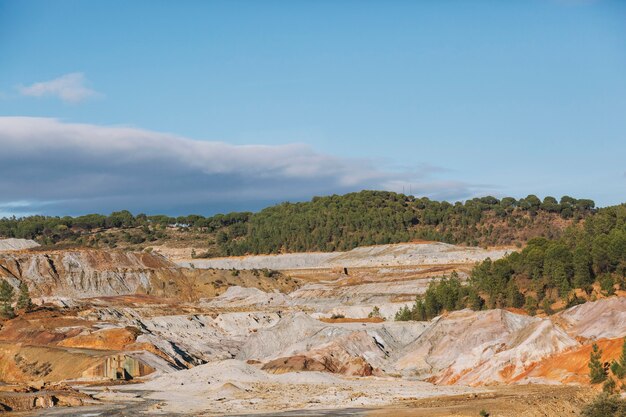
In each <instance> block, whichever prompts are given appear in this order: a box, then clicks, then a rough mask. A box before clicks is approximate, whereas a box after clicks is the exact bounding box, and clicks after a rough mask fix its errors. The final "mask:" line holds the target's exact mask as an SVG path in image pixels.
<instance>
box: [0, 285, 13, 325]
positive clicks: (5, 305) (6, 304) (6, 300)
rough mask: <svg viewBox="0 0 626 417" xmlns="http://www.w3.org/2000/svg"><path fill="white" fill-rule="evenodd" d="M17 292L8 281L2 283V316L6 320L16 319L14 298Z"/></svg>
mask: <svg viewBox="0 0 626 417" xmlns="http://www.w3.org/2000/svg"><path fill="white" fill-rule="evenodd" d="M14 295H15V290H14V289H13V287H12V286H11V284H9V283H8V282H7V281H6V280H4V279H3V280H2V281H0V315H2V316H3V317H5V318H13V317H15V311H13V306H12V305H11V304H12V303H13V296H14Z"/></svg>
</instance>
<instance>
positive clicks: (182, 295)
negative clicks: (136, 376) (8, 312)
mask: <svg viewBox="0 0 626 417" xmlns="http://www.w3.org/2000/svg"><path fill="white" fill-rule="evenodd" d="M0 279H5V280H7V281H8V282H9V283H10V284H12V285H13V286H14V287H15V288H16V289H17V287H18V286H19V284H20V282H25V283H26V284H27V285H28V288H29V290H30V293H31V296H32V297H39V298H43V299H47V300H50V297H55V299H56V300H57V302H58V303H61V304H64V305H68V306H70V305H73V300H78V299H84V298H91V297H103V296H120V295H134V294H149V295H154V296H160V297H169V298H175V299H178V300H186V301H193V300H198V299H200V298H203V297H213V296H215V295H218V294H221V293H223V292H225V291H226V290H227V288H228V287H229V286H230V285H232V283H233V282H237V283H238V285H241V286H244V287H246V286H250V287H254V286H258V287H260V288H263V289H264V290H265V291H272V290H274V289H277V290H282V291H289V290H292V289H294V288H296V287H297V285H298V284H297V281H296V280H293V279H291V278H290V277H287V276H283V275H279V276H275V277H264V276H258V275H255V274H254V273H252V272H250V271H246V272H244V273H242V274H241V275H237V276H233V275H231V274H230V272H229V271H215V270H201V269H192V268H183V267H180V266H178V265H176V264H174V263H172V262H170V261H169V260H167V259H166V258H164V257H163V256H161V255H159V254H155V253H147V252H125V251H108V250H96V249H84V250H71V251H51V252H38V251H22V252H11V253H0Z"/></svg>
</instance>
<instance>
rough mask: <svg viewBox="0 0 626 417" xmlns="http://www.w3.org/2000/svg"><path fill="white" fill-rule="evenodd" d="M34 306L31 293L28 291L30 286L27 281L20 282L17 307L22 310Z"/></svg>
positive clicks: (27, 309)
mask: <svg viewBox="0 0 626 417" xmlns="http://www.w3.org/2000/svg"><path fill="white" fill-rule="evenodd" d="M32 307H33V302H32V300H31V299H30V293H29V292H28V286H27V285H26V283H25V282H21V283H20V293H19V295H18V297H17V308H18V309H20V310H26V311H29V310H30V309H31V308H32Z"/></svg>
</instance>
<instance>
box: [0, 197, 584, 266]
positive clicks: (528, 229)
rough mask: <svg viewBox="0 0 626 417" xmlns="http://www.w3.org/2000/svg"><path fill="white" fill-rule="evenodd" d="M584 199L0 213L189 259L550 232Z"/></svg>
mask: <svg viewBox="0 0 626 417" xmlns="http://www.w3.org/2000/svg"><path fill="white" fill-rule="evenodd" d="M595 211H596V209H595V204H594V202H593V201H592V200H588V199H575V198H572V197H568V196H564V197H562V198H561V199H560V200H558V201H557V199H555V198H553V197H546V198H544V199H543V201H542V200H540V199H539V198H537V197H536V196H534V195H529V196H528V197H526V198H523V199H519V200H516V199H514V198H512V197H506V198H503V199H497V198H494V197H482V198H475V199H471V200H467V201H465V202H456V203H449V202H446V201H443V202H439V201H432V200H429V199H428V198H415V197H413V196H407V195H404V194H398V193H392V192H386V191H361V192H358V193H350V194H345V195H333V196H327V197H315V198H313V199H312V200H311V201H309V202H302V203H282V204H278V205H275V206H271V207H268V208H266V209H264V210H261V211H260V212H258V213H249V212H244V213H230V214H218V215H215V216H211V217H204V216H200V215H189V216H181V217H169V216H163V215H156V216H148V215H145V214H138V215H136V216H135V215H133V214H132V213H130V212H128V211H119V212H114V213H111V214H110V215H108V216H105V215H100V214H89V215H85V216H79V217H50V216H29V217H23V218H4V219H0V236H1V237H6V238H13V237H15V238H24V239H34V240H36V241H37V242H39V243H40V244H42V245H45V246H48V247H49V246H50V245H54V246H57V247H64V246H70V247H71V246H90V247H108V248H130V249H135V250H137V249H144V248H146V247H150V246H160V245H165V246H171V247H188V248H195V249H196V251H197V252H198V253H197V254H196V256H201V257H212V256H228V255H243V254H271V253H283V252H305V251H323V252H332V251H338V250H339V251H342V250H350V249H353V248H355V247H358V246H365V245H374V244H389V243H401V242H409V241H412V240H415V239H425V240H435V241H441V242H446V243H454V244H465V245H472V246H478V245H480V246H489V245H510V244H523V243H525V242H527V241H528V240H530V239H532V238H535V237H545V238H548V239H553V238H559V237H561V236H562V235H563V233H564V231H565V230H566V229H567V228H568V227H569V226H571V225H575V224H579V223H580V222H581V220H584V219H586V218H587V217H589V216H592V215H593V214H594V213H595Z"/></svg>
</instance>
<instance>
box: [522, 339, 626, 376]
mask: <svg viewBox="0 0 626 417" xmlns="http://www.w3.org/2000/svg"><path fill="white" fill-rule="evenodd" d="M623 343H624V339H623V338H618V339H601V340H598V341H597V344H598V347H599V348H600V349H601V350H602V361H603V362H606V363H611V362H612V361H613V360H617V359H618V358H619V357H620V355H621V353H622V345H623ZM591 348H592V344H588V345H585V346H582V347H580V348H577V349H574V350H570V351H567V352H564V353H560V354H557V355H554V356H549V357H547V358H545V359H544V360H542V361H541V362H537V363H535V364H533V365H532V366H531V367H529V369H528V370H527V371H526V372H524V373H522V374H520V375H519V376H518V377H516V378H515V380H521V379H524V378H527V377H529V378H533V377H543V378H548V379H552V380H556V381H558V380H560V381H561V382H563V383H566V384H567V383H580V384H589V365H588V364H589V356H590V354H591ZM511 382H515V381H511Z"/></svg>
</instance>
